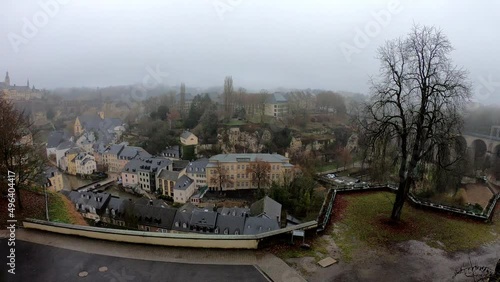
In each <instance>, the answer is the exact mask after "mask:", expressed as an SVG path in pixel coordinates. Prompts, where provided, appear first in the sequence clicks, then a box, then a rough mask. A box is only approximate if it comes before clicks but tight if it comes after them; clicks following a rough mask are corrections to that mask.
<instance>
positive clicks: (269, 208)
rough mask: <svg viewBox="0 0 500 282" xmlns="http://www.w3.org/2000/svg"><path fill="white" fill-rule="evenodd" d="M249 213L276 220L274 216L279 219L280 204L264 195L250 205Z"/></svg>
mask: <svg viewBox="0 0 500 282" xmlns="http://www.w3.org/2000/svg"><path fill="white" fill-rule="evenodd" d="M250 214H251V215H252V216H260V217H267V218H269V219H272V220H274V221H276V218H278V219H279V220H281V204H280V203H278V202H276V201H275V200H273V199H271V198H269V197H268V196H265V197H264V198H262V199H260V200H258V201H257V202H255V203H253V204H252V205H251V206H250Z"/></svg>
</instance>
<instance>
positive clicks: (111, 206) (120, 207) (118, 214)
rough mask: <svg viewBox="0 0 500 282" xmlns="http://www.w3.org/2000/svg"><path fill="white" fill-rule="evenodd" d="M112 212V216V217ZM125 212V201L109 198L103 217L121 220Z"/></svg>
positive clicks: (113, 197)
mask: <svg viewBox="0 0 500 282" xmlns="http://www.w3.org/2000/svg"><path fill="white" fill-rule="evenodd" d="M113 212H114V214H115V215H114V216H113ZM124 212H125V200H123V199H120V198H119V197H115V196H111V197H110V199H109V202H108V205H107V206H106V209H105V214H104V216H107V217H111V218H115V219H123V217H124Z"/></svg>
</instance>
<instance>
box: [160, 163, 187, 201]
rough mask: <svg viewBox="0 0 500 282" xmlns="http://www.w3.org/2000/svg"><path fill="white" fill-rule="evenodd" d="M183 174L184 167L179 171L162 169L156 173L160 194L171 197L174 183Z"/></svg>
mask: <svg viewBox="0 0 500 282" xmlns="http://www.w3.org/2000/svg"><path fill="white" fill-rule="evenodd" d="M183 175H185V170H184V169H183V170H181V171H171V170H167V169H162V170H161V171H160V173H159V174H158V185H159V189H160V191H161V193H162V195H166V196H169V197H172V198H173V197H174V188H175V184H176V183H177V181H178V180H179V178H181V177H182V176H183Z"/></svg>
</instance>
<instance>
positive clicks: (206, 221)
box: [189, 209, 217, 231]
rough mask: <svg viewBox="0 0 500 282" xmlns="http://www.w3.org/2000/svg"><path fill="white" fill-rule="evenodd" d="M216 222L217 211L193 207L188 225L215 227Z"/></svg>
mask: <svg viewBox="0 0 500 282" xmlns="http://www.w3.org/2000/svg"><path fill="white" fill-rule="evenodd" d="M216 222H217V213H216V212H214V211H210V210H201V209H195V210H193V212H192V215H191V220H190V221H189V225H190V226H193V227H195V226H196V227H200V228H203V227H205V228H209V229H215V223H216ZM193 231H196V230H193Z"/></svg>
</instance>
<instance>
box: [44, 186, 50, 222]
mask: <svg viewBox="0 0 500 282" xmlns="http://www.w3.org/2000/svg"><path fill="white" fill-rule="evenodd" d="M43 190H44V192H45V217H46V218H47V221H50V219H49V205H48V203H49V199H48V197H47V186H46V185H44V186H43Z"/></svg>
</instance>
